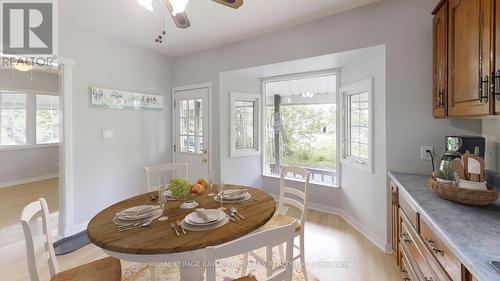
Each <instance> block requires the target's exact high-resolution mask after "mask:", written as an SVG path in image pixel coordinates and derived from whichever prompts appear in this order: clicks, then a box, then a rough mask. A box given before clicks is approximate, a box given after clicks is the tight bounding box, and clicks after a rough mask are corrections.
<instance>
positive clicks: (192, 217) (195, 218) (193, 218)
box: [184, 209, 226, 225]
mask: <svg viewBox="0 0 500 281" xmlns="http://www.w3.org/2000/svg"><path fill="white" fill-rule="evenodd" d="M205 213H206V214H207V215H208V216H210V217H212V218H214V219H215V220H214V221H209V222H207V221H205V219H203V218H202V217H200V216H199V215H198V214H197V213H196V212H192V213H190V214H189V215H187V216H186V217H185V218H184V220H186V223H188V224H193V225H210V224H214V223H217V222H219V221H220V220H222V219H223V218H224V217H225V216H226V214H225V213H224V212H223V211H221V210H217V209H205Z"/></svg>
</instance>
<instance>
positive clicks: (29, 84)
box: [0, 69, 59, 186]
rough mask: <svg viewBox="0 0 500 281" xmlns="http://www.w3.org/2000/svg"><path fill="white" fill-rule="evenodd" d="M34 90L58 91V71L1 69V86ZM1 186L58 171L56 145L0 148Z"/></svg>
mask: <svg viewBox="0 0 500 281" xmlns="http://www.w3.org/2000/svg"><path fill="white" fill-rule="evenodd" d="M2 89H8V90H33V91H43V92H52V93H57V92H58V91H59V77H58V75H57V74H51V73H41V72H36V71H33V73H32V74H30V72H20V71H17V70H6V69H1V70H0V90H2ZM0 167H1V168H0V186H9V185H12V184H18V183H22V182H25V181H29V180H36V179H39V178H41V177H45V176H54V175H56V174H57V173H58V170H59V167H58V147H57V146H51V147H33V148H30V149H22V150H1V149H0Z"/></svg>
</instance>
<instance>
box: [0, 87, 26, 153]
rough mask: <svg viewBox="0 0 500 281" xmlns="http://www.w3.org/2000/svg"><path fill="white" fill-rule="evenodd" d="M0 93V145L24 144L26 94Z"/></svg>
mask: <svg viewBox="0 0 500 281" xmlns="http://www.w3.org/2000/svg"><path fill="white" fill-rule="evenodd" d="M0 95H1V96H0V99H1V105H0V122H1V123H0V124H1V127H0V145H23V144H26V94H18V93H2V94H0Z"/></svg>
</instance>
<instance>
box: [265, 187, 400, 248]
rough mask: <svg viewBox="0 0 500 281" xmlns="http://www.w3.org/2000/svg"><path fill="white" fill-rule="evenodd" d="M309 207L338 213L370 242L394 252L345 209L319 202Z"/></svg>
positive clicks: (276, 197)
mask: <svg viewBox="0 0 500 281" xmlns="http://www.w3.org/2000/svg"><path fill="white" fill-rule="evenodd" d="M271 195H272V196H273V198H274V199H275V200H276V201H278V199H279V196H278V195H276V194H271ZM308 208H309V209H311V210H315V211H320V212H324V213H329V214H332V215H337V216H339V217H341V218H342V219H343V220H345V221H346V222H347V223H348V224H350V225H351V226H352V227H354V228H355V229H356V230H357V231H359V232H360V233H361V234H363V236H365V237H366V239H368V240H369V241H370V242H372V243H373V244H374V245H375V246H377V248H379V249H380V250H381V251H382V252H384V253H386V254H392V247H391V245H389V244H387V243H386V242H384V240H383V239H380V238H379V237H377V235H375V234H374V233H373V232H372V231H371V230H369V229H367V228H366V227H365V226H364V225H363V224H361V223H360V222H359V221H358V220H356V219H355V218H353V217H352V216H351V215H349V214H347V213H345V212H344V211H343V210H341V209H339V208H336V207H332V206H327V205H323V204H318V203H313V202H310V203H309V207H308Z"/></svg>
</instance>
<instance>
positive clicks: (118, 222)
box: [112, 210, 163, 225]
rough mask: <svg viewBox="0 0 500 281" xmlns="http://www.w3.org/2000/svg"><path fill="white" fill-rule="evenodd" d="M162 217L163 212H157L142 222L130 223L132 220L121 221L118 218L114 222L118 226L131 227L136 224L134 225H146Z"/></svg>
mask: <svg viewBox="0 0 500 281" xmlns="http://www.w3.org/2000/svg"><path fill="white" fill-rule="evenodd" d="M162 215H163V210H156V211H155V212H153V214H151V215H150V216H149V217H147V218H144V219H141V220H136V221H130V220H122V219H119V218H118V217H114V218H113V220H112V221H113V223H114V224H116V225H130V224H134V223H139V224H141V223H145V222H147V221H150V220H155V219H157V218H159V217H161V216H162Z"/></svg>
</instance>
